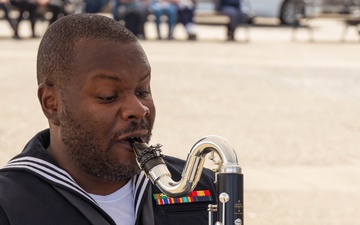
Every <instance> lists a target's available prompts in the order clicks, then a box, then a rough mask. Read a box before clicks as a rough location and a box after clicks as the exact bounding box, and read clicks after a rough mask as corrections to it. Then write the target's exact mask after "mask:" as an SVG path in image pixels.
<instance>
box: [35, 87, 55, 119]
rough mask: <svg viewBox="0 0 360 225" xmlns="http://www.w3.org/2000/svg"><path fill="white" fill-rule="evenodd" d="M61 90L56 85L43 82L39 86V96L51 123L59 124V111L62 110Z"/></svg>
mask: <svg viewBox="0 0 360 225" xmlns="http://www.w3.org/2000/svg"><path fill="white" fill-rule="evenodd" d="M60 97H61V95H60V91H59V89H58V88H55V87H54V86H50V85H47V84H44V83H41V84H40V85H39V87H38V98H39V101H40V104H41V108H42V111H43V113H44V114H45V116H46V117H47V118H48V120H49V123H51V124H54V125H56V126H59V125H60V123H59V113H60V112H61V105H60V102H61V100H60Z"/></svg>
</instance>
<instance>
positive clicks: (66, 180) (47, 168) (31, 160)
mask: <svg viewBox="0 0 360 225" xmlns="http://www.w3.org/2000/svg"><path fill="white" fill-rule="evenodd" d="M13 168H15V169H24V170H29V171H32V172H34V173H36V174H38V175H39V176H41V177H43V178H45V179H47V180H49V181H50V182H53V183H57V184H60V185H61V186H64V187H67V188H69V189H71V190H73V191H75V192H76V193H78V194H80V195H82V196H84V197H85V198H87V199H88V200H90V201H91V202H93V203H94V204H96V205H98V204H97V203H96V201H95V200H94V199H93V198H92V197H91V196H90V195H88V193H87V192H86V191H85V190H84V189H82V188H81V187H80V186H79V185H78V184H77V183H76V182H75V181H74V179H73V178H72V177H71V175H70V174H69V173H68V172H66V171H65V170H63V169H61V168H59V167H57V166H55V165H54V164H51V163H49V162H47V161H45V160H42V159H38V158H35V157H31V156H25V157H21V158H17V159H13V160H11V161H10V162H9V163H8V164H7V165H5V167H3V169H13ZM132 182H133V190H134V199H135V204H134V207H135V209H134V210H135V215H136V216H137V213H138V210H139V207H140V202H141V199H142V197H143V196H144V193H145V189H146V186H147V184H148V182H149V179H148V178H147V177H146V176H145V173H144V172H141V173H140V174H139V175H137V176H135V177H133V178H132Z"/></svg>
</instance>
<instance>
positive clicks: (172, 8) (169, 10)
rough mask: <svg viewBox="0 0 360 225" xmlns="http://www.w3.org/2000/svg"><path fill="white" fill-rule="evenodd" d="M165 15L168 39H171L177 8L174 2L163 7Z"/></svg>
mask: <svg viewBox="0 0 360 225" xmlns="http://www.w3.org/2000/svg"><path fill="white" fill-rule="evenodd" d="M164 10H165V15H166V16H167V17H168V29H169V30H168V40H172V39H173V38H174V37H173V33H174V28H175V25H176V23H177V15H178V9H177V6H176V5H174V4H169V5H168V6H167V7H166V8H165V9H164Z"/></svg>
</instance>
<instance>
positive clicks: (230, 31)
mask: <svg viewBox="0 0 360 225" xmlns="http://www.w3.org/2000/svg"><path fill="white" fill-rule="evenodd" d="M216 8H217V10H218V11H220V12H222V13H223V14H225V15H227V16H228V17H229V19H230V22H229V24H228V26H227V37H228V40H229V41H234V40H235V30H236V28H237V27H238V26H240V25H241V24H242V23H244V22H246V21H247V20H248V16H247V14H246V13H244V11H243V9H242V0H217V6H216Z"/></svg>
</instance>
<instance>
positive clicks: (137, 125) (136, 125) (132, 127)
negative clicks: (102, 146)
mask: <svg viewBox="0 0 360 225" xmlns="http://www.w3.org/2000/svg"><path fill="white" fill-rule="evenodd" d="M149 128H150V126H149V124H148V123H147V122H146V121H145V120H144V119H141V120H140V121H134V120H132V121H130V122H129V124H128V125H127V126H126V127H124V128H123V129H121V130H118V131H116V132H115V134H114V137H113V138H112V140H113V141H116V140H118V139H119V137H120V136H122V135H126V134H129V133H134V132H136V131H138V130H149Z"/></svg>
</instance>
